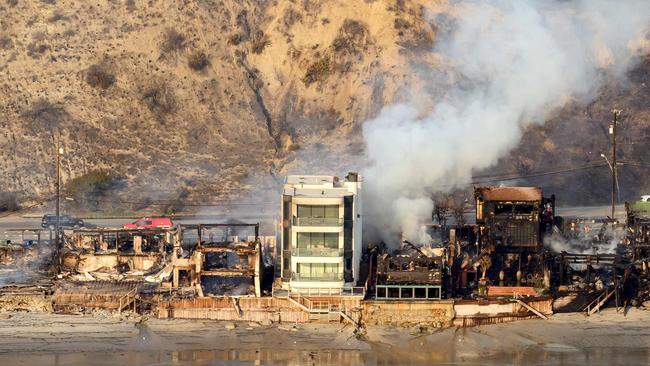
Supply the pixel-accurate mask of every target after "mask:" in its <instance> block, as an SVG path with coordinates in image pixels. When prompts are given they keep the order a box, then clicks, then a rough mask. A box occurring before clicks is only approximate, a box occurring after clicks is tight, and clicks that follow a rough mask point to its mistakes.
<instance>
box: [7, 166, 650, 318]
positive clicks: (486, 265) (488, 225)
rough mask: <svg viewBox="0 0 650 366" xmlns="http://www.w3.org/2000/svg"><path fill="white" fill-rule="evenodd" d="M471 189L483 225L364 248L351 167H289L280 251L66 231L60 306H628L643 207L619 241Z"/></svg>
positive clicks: (521, 312)
mask: <svg viewBox="0 0 650 366" xmlns="http://www.w3.org/2000/svg"><path fill="white" fill-rule="evenodd" d="M474 198H475V200H474V203H475V209H476V211H475V213H474V215H475V220H476V221H475V222H473V223H472V222H470V221H471V220H467V221H465V220H462V222H454V223H451V224H447V223H441V224H426V227H425V231H426V234H427V235H426V236H424V237H426V238H429V239H428V240H429V242H427V243H410V242H408V241H402V242H401V243H400V245H399V246H395V245H394V244H393V245H392V246H391V245H386V244H384V245H383V246H382V245H371V246H368V245H366V244H367V243H363V244H364V245H362V220H363V215H362V208H363V202H362V182H361V177H360V176H359V175H357V174H354V173H350V174H348V175H347V176H346V177H345V178H344V179H340V178H338V177H335V176H324V175H323V176H321V175H318V176H298V175H295V176H288V177H287V178H286V180H285V183H284V186H283V189H282V194H281V199H280V201H281V211H280V214H281V222H280V225H278V229H279V232H278V236H277V237H278V239H279V241H278V245H277V246H275V244H274V245H273V249H274V250H271V249H270V247H269V246H265V245H264V243H263V241H262V240H261V237H260V233H259V224H246V223H237V222H235V223H200V224H180V225H177V226H176V227H172V228H156V229H125V228H119V229H116V228H94V229H75V230H66V231H65V232H64V235H63V238H64V241H63V246H62V247H61V248H60V250H59V255H58V258H59V261H58V267H59V269H60V273H59V275H58V279H57V280H56V281H55V282H56V285H55V286H54V289H53V291H52V292H53V295H52V303H53V307H54V309H55V310H56V311H63V312H78V311H85V310H88V309H96V308H103V309H110V310H116V311H124V310H131V311H135V312H150V313H153V314H157V316H159V317H161V318H200V319H222V320H255V321H262V320H271V321H292V322H306V321H314V320H330V321H331V320H338V321H347V322H351V323H353V324H355V325H356V326H359V325H360V322H361V319H364V322H366V323H367V324H373V323H376V324H410V323H412V322H415V323H418V322H427V323H432V324H438V325H441V324H446V325H449V324H458V325H476V324H485V323H486V322H487V323H490V322H500V321H508V320H514V319H522V318H529V317H542V318H546V315H548V314H550V313H551V312H552V308H551V304H552V303H553V301H554V298H555V302H556V303H560V302H563V301H564V302H567V301H570V302H573V303H578V304H579V306H578V307H577V309H579V310H583V309H586V310H585V311H586V312H588V313H590V312H593V311H597V310H598V309H599V308H600V307H601V306H603V305H604V304H605V303H607V301H609V300H611V299H613V298H615V297H616V295H615V294H620V295H621V296H620V300H621V304H623V303H624V302H625V299H632V298H633V296H631V295H629V294H627V295H625V294H624V292H625V290H624V289H626V288H632V287H633V285H634V284H638V283H639V281H640V279H641V276H640V274H638V273H637V271H636V267H637V266H636V265H635V263H641V266H642V269H644V270H646V271H647V259H646V258H647V247H648V245H649V244H648V237H649V235H648V232H650V231H649V229H648V227H649V226H648V225H649V224H648V222H649V221H648V220H647V217H648V216H647V215H646V214H645V213H644V211H643V210H642V209H643V207H636V206H634V207H633V206H629V207H628V222H627V229H626V230H627V231H625V233H626V234H625V235H623V236H622V237H618V236H617V235H618V234H616V233H618V231H617V230H619V227H618V226H620V225H618V226H617V224H616V223H615V222H609V221H608V220H604V221H602V222H600V221H598V220H592V221H593V222H592V223H593V225H592V226H593V227H594V230H595V231H597V233H595V234H594V233H590V234H589V235H582V234H583V232H589V230H591V229H589V230H588V229H587V223H586V222H581V221H576V220H574V219H571V218H566V219H565V220H562V219H561V218H559V217H557V216H556V215H555V199H554V197H553V196H551V198H545V197H543V196H542V192H541V190H540V189H539V188H534V187H479V188H476V189H475V191H474ZM598 225H600V226H598ZM596 226H598V229H597V230H596V229H595V227H596ZM592 234H594V235H592ZM555 242H558V243H566V242H571V243H577V244H579V245H583V244H584V245H585V247H586V248H590V250H593V252H586V251H579V250H572V249H573V248H576V247H571V246H564V247H561V248H559V249H558V248H556V247H555V246H554V243H555ZM604 243H610V244H611V245H610V246H611V248H610V249H611V251H608V252H604V251H603V248H605V246H604V245H605V244H604ZM623 244H629V245H623ZM578 248H579V246H578ZM598 249H601V251H600V252H598V251H597V250H598ZM626 253H631V257H630V256H629V255H627V254H626ZM3 255H4V256H6V254H3ZM55 264H56V263H55ZM274 266H275V268H274ZM634 286H635V285H634ZM550 295H553V296H554V297H551V296H550ZM648 295H649V296H650V294H648ZM635 296H636V295H635ZM637 297H638V296H637ZM616 298H617V299H618V297H616Z"/></svg>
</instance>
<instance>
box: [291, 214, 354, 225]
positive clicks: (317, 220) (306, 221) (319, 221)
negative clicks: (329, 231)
mask: <svg viewBox="0 0 650 366" xmlns="http://www.w3.org/2000/svg"><path fill="white" fill-rule="evenodd" d="M293 225H294V226H341V225H343V219H340V218H338V217H295V216H294V218H293Z"/></svg>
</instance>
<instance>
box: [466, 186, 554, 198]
mask: <svg viewBox="0 0 650 366" xmlns="http://www.w3.org/2000/svg"><path fill="white" fill-rule="evenodd" d="M474 196H475V197H481V198H482V199H483V200H484V201H541V200H542V189H541V188H538V187H478V188H475V189H474Z"/></svg>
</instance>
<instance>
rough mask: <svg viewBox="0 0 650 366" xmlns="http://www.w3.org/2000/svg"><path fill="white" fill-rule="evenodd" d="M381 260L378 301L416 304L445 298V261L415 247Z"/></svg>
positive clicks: (378, 272)
mask: <svg viewBox="0 0 650 366" xmlns="http://www.w3.org/2000/svg"><path fill="white" fill-rule="evenodd" d="M405 244H406V245H404V246H403V247H402V248H401V249H400V250H398V251H394V252H393V253H392V254H390V253H383V254H381V255H380V256H379V258H377V279H376V283H375V298H376V299H378V300H381V299H384V300H385V299H394V300H416V299H424V300H427V299H429V300H430V299H437V300H440V299H441V298H442V275H443V258H442V257H441V256H435V255H433V256H431V255H426V254H425V253H424V252H422V250H421V249H419V248H417V247H416V246H414V245H413V244H411V243H408V242H407V243H405Z"/></svg>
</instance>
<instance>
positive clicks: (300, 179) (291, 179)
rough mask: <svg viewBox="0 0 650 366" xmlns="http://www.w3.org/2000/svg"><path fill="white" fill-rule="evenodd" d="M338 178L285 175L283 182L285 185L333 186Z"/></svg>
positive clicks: (330, 176)
mask: <svg viewBox="0 0 650 366" xmlns="http://www.w3.org/2000/svg"><path fill="white" fill-rule="evenodd" d="M337 180H338V178H337V177H335V176H333V175H287V177H286V178H285V180H284V182H285V183H286V184H306V185H319V184H333V183H334V182H335V181H337Z"/></svg>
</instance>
